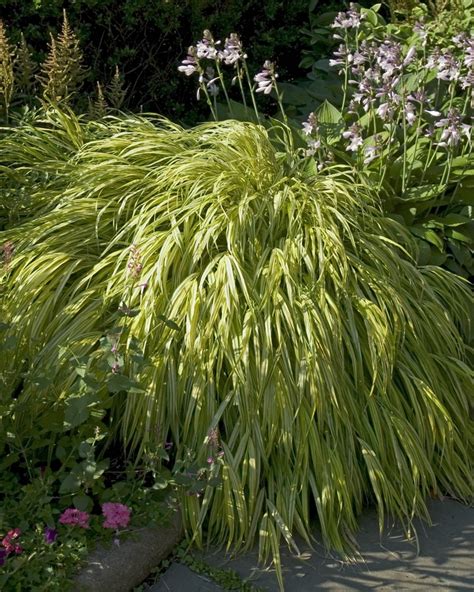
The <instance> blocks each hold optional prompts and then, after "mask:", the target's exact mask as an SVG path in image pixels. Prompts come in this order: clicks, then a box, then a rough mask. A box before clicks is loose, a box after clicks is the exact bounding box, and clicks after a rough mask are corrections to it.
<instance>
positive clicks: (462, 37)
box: [452, 32, 469, 49]
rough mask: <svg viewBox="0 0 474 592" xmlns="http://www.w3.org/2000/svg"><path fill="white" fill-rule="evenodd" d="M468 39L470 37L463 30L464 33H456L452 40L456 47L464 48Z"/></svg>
mask: <svg viewBox="0 0 474 592" xmlns="http://www.w3.org/2000/svg"><path fill="white" fill-rule="evenodd" d="M468 39H469V38H468V36H467V35H466V33H464V32H462V33H459V34H458V35H454V37H453V38H452V42H453V43H454V45H455V46H456V47H459V48H461V49H464V48H465V47H466V42H467V41H468Z"/></svg>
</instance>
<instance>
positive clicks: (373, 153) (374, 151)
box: [364, 144, 380, 164]
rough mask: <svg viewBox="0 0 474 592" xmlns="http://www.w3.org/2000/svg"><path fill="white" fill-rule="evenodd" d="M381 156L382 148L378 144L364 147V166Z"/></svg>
mask: <svg viewBox="0 0 474 592" xmlns="http://www.w3.org/2000/svg"><path fill="white" fill-rule="evenodd" d="M379 154H380V146H379V145H377V144H368V145H367V146H365V147H364V164H369V163H371V162H372V161H373V160H375V159H376V158H377V157H378V155H379Z"/></svg>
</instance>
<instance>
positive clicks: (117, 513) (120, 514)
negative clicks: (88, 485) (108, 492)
mask: <svg viewBox="0 0 474 592" xmlns="http://www.w3.org/2000/svg"><path fill="white" fill-rule="evenodd" d="M131 513H132V510H131V509H130V508H129V507H128V506H125V505H124V504H118V503H114V502H107V503H105V504H103V505H102V514H103V515H104V516H105V521H104V523H103V524H102V526H103V527H104V528H115V529H116V528H120V527H123V528H126V527H127V526H128V524H129V522H130V515H131Z"/></svg>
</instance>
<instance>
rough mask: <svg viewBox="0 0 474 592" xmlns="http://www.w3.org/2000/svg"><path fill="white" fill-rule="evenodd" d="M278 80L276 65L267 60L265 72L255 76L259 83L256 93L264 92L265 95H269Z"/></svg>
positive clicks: (264, 65) (264, 66) (264, 67)
mask: <svg viewBox="0 0 474 592" xmlns="http://www.w3.org/2000/svg"><path fill="white" fill-rule="evenodd" d="M276 78H278V74H276V73H275V64H274V63H273V62H270V60H265V63H264V64H263V70H262V71H261V72H259V73H258V74H256V75H255V76H254V80H255V82H256V83H257V89H256V91H255V92H263V93H264V94H265V95H269V94H270V93H271V92H272V89H273V88H274V85H275V79H276Z"/></svg>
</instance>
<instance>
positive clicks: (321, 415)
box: [0, 113, 473, 567]
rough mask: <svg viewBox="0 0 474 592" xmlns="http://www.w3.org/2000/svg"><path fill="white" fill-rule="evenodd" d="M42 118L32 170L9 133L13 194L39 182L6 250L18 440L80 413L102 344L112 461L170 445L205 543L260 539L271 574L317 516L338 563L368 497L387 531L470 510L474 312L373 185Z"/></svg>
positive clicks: (201, 132)
mask: <svg viewBox="0 0 474 592" xmlns="http://www.w3.org/2000/svg"><path fill="white" fill-rule="evenodd" d="M48 117H49V121H46V123H43V124H42V123H41V122H40V123H36V124H34V125H33V126H32V128H31V130H30V131H33V135H34V134H38V137H41V138H42V139H41V146H42V147H43V148H42V150H41V151H40V152H38V153H36V152H35V149H34V148H32V146H33V144H34V139H32V138H30V141H29V143H28V144H25V145H24V147H23V148H22V142H23V137H24V130H22V128H21V127H20V128H19V129H16V130H12V131H11V132H10V134H9V135H8V138H7V140H6V141H5V144H4V146H5V148H2V154H0V159H1V160H2V164H3V165H8V166H9V167H10V169H11V171H13V173H14V174H15V175H16V177H17V179H16V182H18V178H19V177H25V178H27V177H28V175H29V174H30V171H31V170H32V169H34V168H35V166H37V165H35V162H38V163H47V170H48V173H47V174H46V173H45V174H44V177H43V179H42V188H41V192H40V193H39V194H38V193H34V194H31V195H30V196H29V197H30V202H29V204H28V210H25V211H24V212H23V214H22V212H21V211H20V212H19V213H18V216H17V218H16V220H17V222H16V223H15V224H13V225H11V226H10V228H9V229H8V230H5V231H3V232H2V233H1V235H0V240H1V243H2V244H3V245H6V244H8V245H10V246H9V251H8V253H9V256H8V261H4V265H3V275H4V277H3V287H2V296H1V298H2V300H1V305H2V315H3V318H4V320H5V323H6V324H7V325H9V329H7V330H6V334H7V337H8V336H11V338H12V339H11V341H12V342H14V345H13V346H12V349H11V352H10V353H11V354H12V355H10V356H8V357H7V356H2V357H1V359H0V365H1V369H0V372H1V376H2V377H3V385H2V389H1V390H2V393H3V395H2V396H3V399H4V401H5V400H6V401H8V400H9V399H10V398H11V397H18V401H19V402H23V408H24V409H25V410H24V411H23V412H22V413H20V412H18V414H17V416H16V430H17V432H18V433H20V434H21V433H26V432H27V431H28V424H29V421H30V418H31V417H32V416H33V415H34V416H39V415H41V414H42V413H43V412H45V409H46V408H49V409H50V408H51V407H52V408H54V409H57V412H58V414H61V413H62V412H63V411H62V410H64V408H65V406H66V405H67V403H68V398H70V397H71V396H72V395H71V393H74V397H80V392H77V390H74V385H75V383H76V381H77V379H78V374H80V372H79V370H80V365H79V366H78V361H80V360H82V359H87V360H88V363H89V364H92V365H93V364H94V360H95V358H94V352H96V351H97V350H98V349H99V345H100V343H101V340H102V343H103V342H104V339H105V340H108V342H109V343H110V344H111V347H110V372H109V374H108V377H107V378H106V379H105V380H104V383H103V384H100V385H98V389H99V390H100V392H102V393H103V399H104V400H110V399H112V407H111V409H110V410H109V414H110V421H111V422H112V423H113V424H114V425H115V426H116V429H117V435H118V436H120V437H121V438H122V441H123V444H124V446H125V447H126V448H127V449H128V450H132V451H134V454H136V455H137V456H138V455H140V454H141V453H142V452H143V451H144V450H146V448H147V446H148V445H149V444H151V443H153V442H158V443H162V442H164V441H169V440H172V441H173V442H174V451H175V453H176V458H175V462H180V461H184V460H186V459H187V458H190V457H192V458H193V459H195V461H196V463H197V464H198V465H201V466H206V463H207V464H208V465H209V466H210V467H211V470H212V472H213V474H214V475H215V477H216V484H215V485H214V486H211V485H206V487H204V488H203V489H202V490H201V491H199V490H196V495H187V496H184V498H183V500H182V504H183V514H184V520H185V524H186V527H187V529H188V533H189V534H190V536H194V539H195V541H197V542H198V543H201V542H202V538H203V536H204V533H205V535H206V536H208V537H209V538H210V539H212V540H214V541H217V542H219V543H224V544H227V545H229V546H231V547H232V548H234V549H245V548H248V547H249V546H250V545H252V544H253V542H254V540H255V539H256V538H257V537H259V542H260V551H261V557H262V558H267V557H268V556H270V555H273V558H274V559H275V561H276V563H277V567H278V543H279V541H280V540H281V539H282V538H283V539H285V540H286V541H287V542H288V543H289V544H290V546H292V548H293V549H294V550H295V551H297V548H296V546H295V544H294V542H293V539H292V535H293V534H296V533H298V534H300V535H302V536H303V537H304V538H305V539H308V537H309V523H310V520H311V517H312V516H313V515H316V516H317V519H318V520H319V523H320V526H321V530H322V534H323V537H324V540H325V542H326V543H327V545H328V546H330V547H332V548H335V549H337V550H340V551H348V550H350V549H351V540H352V539H351V533H353V532H355V531H356V529H357V516H358V514H359V513H360V512H361V510H362V508H363V506H364V504H365V503H367V502H368V501H373V502H374V503H375V504H376V506H377V508H378V511H379V516H380V524H381V526H382V525H383V523H384V518H385V516H386V515H391V516H395V517H398V518H399V519H401V520H402V521H403V522H404V523H405V524H406V525H409V524H410V522H411V520H412V518H413V516H414V515H415V514H417V515H421V516H424V517H426V515H427V511H426V506H425V499H426V497H427V496H428V495H430V494H433V492H435V493H438V492H439V493H447V494H449V495H452V496H454V497H457V498H459V499H463V500H465V499H466V498H468V497H469V496H470V494H471V492H472V477H471V475H472V473H471V467H470V452H471V444H472V433H473V432H472V429H471V427H470V425H469V421H470V420H469V400H468V397H469V396H470V393H472V374H471V373H470V370H469V368H468V365H467V355H468V352H469V347H468V345H467V343H468V340H469V334H468V333H469V320H470V318H469V307H470V306H471V305H472V300H471V295H470V292H469V290H468V288H467V285H466V284H465V282H464V281H463V280H461V279H460V278H458V277H456V276H454V275H452V274H450V273H449V272H446V271H444V270H442V269H440V268H437V267H417V266H416V265H415V263H414V259H413V258H412V255H413V253H414V251H413V245H412V243H411V242H410V241H411V239H410V238H409V236H408V235H407V233H406V232H405V231H404V230H403V228H402V227H401V226H400V225H398V224H397V223H396V222H394V221H393V220H390V219H388V218H386V217H384V216H383V214H382V212H381V209H380V207H379V204H378V202H377V198H376V196H374V195H373V194H371V192H370V190H369V188H368V187H367V186H363V185H361V184H358V183H356V181H355V180H354V178H352V177H351V176H350V174H349V172H348V171H347V170H345V169H342V168H337V167H335V168H332V169H329V171H326V172H325V173H324V174H321V175H316V176H314V175H313V176H311V175H310V174H309V173H307V172H305V171H306V170H307V168H306V162H305V160H304V159H301V160H299V161H298V160H297V159H296V158H294V155H292V154H289V153H287V152H285V151H283V152H282V151H279V150H281V146H279V147H275V145H274V144H273V143H272V142H271V141H270V139H269V135H268V132H267V131H265V129H264V128H263V127H260V126H256V125H254V124H249V123H240V122H236V121H224V122H220V123H209V124H203V125H200V126H198V127H196V128H193V129H190V130H185V129H182V128H181V127H178V126H176V125H173V124H171V123H169V122H167V121H165V120H147V119H145V118H138V117H130V118H122V119H120V118H117V119H112V118H111V119H106V120H103V122H102V123H100V124H84V123H81V122H80V121H78V120H74V121H73V120H72V119H71V117H72V116H70V115H64V114H62V115H61V116H59V115H54V114H51V113H50V114H49V115H48ZM64 126H67V129H66V128H65V127H64ZM55 134H56V135H58V134H64V136H67V135H68V134H69V140H68V142H66V143H65V146H67V150H69V147H70V146H72V145H73V146H75V147H76V149H75V150H71V151H70V152H69V153H68V156H67V158H64V154H62V155H58V154H57V151H54V149H53V148H52V146H53V144H54V142H47V141H44V138H45V136H48V135H50V137H51V138H52V137H53V136H54V135H55ZM76 134H77V137H76V141H74V138H73V136H74V135H76ZM94 138H95V139H94ZM15 143H17V146H16V149H17V156H16V157H15V158H14V159H12V160H10V161H9V162H7V161H8V160H9V159H10V158H11V155H14V154H15V150H14V149H13V147H14V146H15ZM50 148H51V150H52V151H51V153H49V154H48V153H47V151H48V150H49V149H50ZM21 150H24V151H31V152H30V153H29V154H28V155H26V156H23V157H21V156H20V155H19V154H20V152H21ZM65 150H66V148H65ZM64 153H65V152H64ZM22 158H23V160H22ZM27 161H28V162H29V164H28V165H25V162H27ZM294 163H296V164H294ZM42 166H43V165H42V164H40V165H39V166H38V167H37V168H38V169H41V168H42ZM13 173H12V174H13ZM43 192H45V193H43ZM44 195H47V199H44ZM4 207H5V206H4ZM20 210H21V208H20ZM5 253H6V251H5V247H4V259H5ZM121 320H122V321H124V322H122V324H120V322H121ZM137 351H140V352H141V353H140V354H137ZM97 359H98V357H97ZM42 369H48V371H49V372H52V373H53V376H54V380H53V382H52V383H51V384H49V385H48V386H47V387H45V388H44V389H42V387H41V381H39V380H37V377H38V375H40V374H41V371H42ZM22 377H23V378H22ZM22 381H23V382H22ZM20 389H21V392H20ZM19 392H20V394H19ZM20 408H21V407H20ZM26 409H27V411H26Z"/></svg>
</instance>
